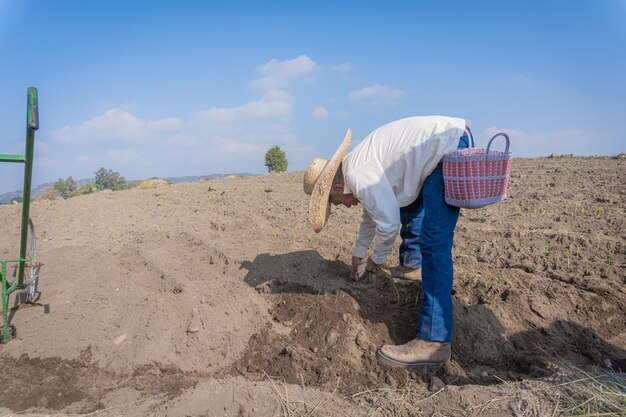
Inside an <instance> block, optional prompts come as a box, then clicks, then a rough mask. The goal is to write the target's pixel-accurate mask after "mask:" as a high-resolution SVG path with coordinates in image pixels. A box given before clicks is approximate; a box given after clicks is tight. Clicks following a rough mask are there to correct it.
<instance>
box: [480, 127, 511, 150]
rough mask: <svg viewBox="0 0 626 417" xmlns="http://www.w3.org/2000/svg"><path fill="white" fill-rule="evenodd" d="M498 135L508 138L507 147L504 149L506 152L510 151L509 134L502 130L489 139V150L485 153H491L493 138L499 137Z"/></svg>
mask: <svg viewBox="0 0 626 417" xmlns="http://www.w3.org/2000/svg"><path fill="white" fill-rule="evenodd" d="M498 136H504V138H505V139H506V149H505V150H504V153H509V145H510V140H509V135H507V134H506V133H504V132H500V133H497V134H496V135H494V136H493V137H492V138H491V140H490V141H489V144H488V145H487V152H486V153H485V155H489V148H491V142H493V140H494V139H495V138H497V137H498Z"/></svg>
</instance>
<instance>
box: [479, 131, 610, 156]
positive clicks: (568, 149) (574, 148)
mask: <svg viewBox="0 0 626 417" xmlns="http://www.w3.org/2000/svg"><path fill="white" fill-rule="evenodd" d="M500 132H504V133H506V134H508V135H509V138H510V148H509V151H511V152H513V155H514V156H519V157H536V156H548V155H550V154H552V153H553V152H556V153H560V154H562V155H565V154H574V155H594V154H598V153H600V152H599V151H598V149H597V147H596V142H595V141H594V138H596V137H598V136H603V135H604V136H607V137H611V136H612V134H611V133H610V132H595V131H594V132H592V131H587V130H583V129H562V130H555V131H550V132H527V131H522V130H516V129H509V128H498V127H495V126H492V127H489V128H487V129H485V130H483V131H482V132H480V133H478V134H477V135H476V137H475V139H476V146H477V147H485V148H486V147H487V144H488V142H489V140H490V139H491V138H492V137H493V136H494V135H495V134H496V133H500ZM491 146H492V148H493V149H498V150H504V149H505V146H506V141H505V139H504V138H502V137H499V138H497V139H495V140H494V142H493V144H492V145H491ZM607 151H608V153H609V154H610V153H611V152H612V151H611V150H607ZM614 153H615V152H614Z"/></svg>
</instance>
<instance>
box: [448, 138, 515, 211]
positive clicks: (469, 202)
mask: <svg viewBox="0 0 626 417" xmlns="http://www.w3.org/2000/svg"><path fill="white" fill-rule="evenodd" d="M498 136H504V138H505V139H506V149H505V150H504V152H502V151H495V150H490V148H491V143H492V142H493V140H494V139H495V138H497V137H498ZM509 143H510V141H509V136H508V135H507V134H506V133H498V134H497V135H495V136H494V137H492V138H491V140H490V141H489V144H488V145H487V149H485V148H467V149H459V150H457V151H455V152H453V153H451V154H448V155H446V156H444V158H443V181H444V184H445V194H446V203H448V204H450V205H451V206H456V207H463V208H480V207H485V206H488V205H490V204H494V203H497V202H499V201H502V200H504V199H505V198H506V188H507V185H508V183H509V174H510V172H511V159H512V155H513V154H512V153H510V152H509Z"/></svg>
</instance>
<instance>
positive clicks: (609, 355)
mask: <svg viewBox="0 0 626 417" xmlns="http://www.w3.org/2000/svg"><path fill="white" fill-rule="evenodd" d="M625 183H626V161H625V160H623V159H614V158H569V157H568V158H565V157H563V158H541V159H534V160H525V159H516V160H515V161H514V162H513V170H512V178H511V183H510V197H509V199H508V200H506V201H505V202H503V203H500V204H498V205H495V206H491V207H488V208H484V209H480V210H463V211H462V214H461V217H460V219H459V224H458V228H457V232H456V237H455V248H454V251H453V256H454V263H455V284H454V290H453V299H454V311H455V322H454V326H455V327H454V340H453V344H452V351H453V354H452V361H451V363H450V364H449V365H448V366H447V367H440V368H435V369H426V370H420V371H415V372H405V371H399V370H394V369H389V368H386V367H382V366H379V365H378V364H377V363H376V358H375V351H376V348H377V347H378V346H380V345H381V344H382V343H404V342H406V341H408V340H410V339H411V338H413V337H414V336H415V332H416V326H417V320H418V309H417V305H418V304H419V301H420V297H421V286H420V283H419V282H417V283H413V282H411V283H401V282H398V281H394V280H392V279H390V277H389V276H388V274H387V273H386V272H385V271H383V272H381V273H380V274H379V275H378V276H377V277H376V279H374V280H372V281H371V282H356V283H355V282H352V281H350V280H349V279H348V278H347V277H348V264H349V261H350V254H351V249H352V243H353V239H354V236H355V233H356V230H357V227H358V222H359V219H360V209H354V208H352V209H347V208H333V211H334V213H333V215H332V216H331V218H330V220H329V224H328V226H327V229H325V230H324V231H323V232H322V233H320V234H315V233H314V232H312V231H311V230H310V227H309V226H308V218H307V216H308V199H307V196H306V195H305V194H304V193H303V192H302V189H301V188H302V173H288V174H279V175H271V176H261V177H248V178H230V179H224V180H219V181H208V182H201V183H195V184H173V185H170V186H167V187H159V188H146V189H139V188H135V189H131V190H126V191H120V192H100V193H96V194H92V195H86V196H80V197H74V198H71V199H68V200H53V201H50V200H43V201H37V202H35V203H33V207H32V209H31V212H32V217H33V219H34V223H35V228H36V232H37V244H38V253H39V258H40V259H41V261H42V262H43V264H44V265H43V266H42V269H41V290H42V292H43V294H42V297H41V299H40V301H39V304H37V305H22V306H20V305H14V304H13V300H15V298H14V297H12V299H11V301H12V309H11V311H10V312H9V313H10V316H11V323H12V324H14V325H16V327H17V338H16V339H15V340H12V341H11V342H10V343H8V344H6V345H3V346H1V347H0V360H1V361H2V363H1V364H2V366H3V369H6V370H7V371H6V372H3V373H2V375H1V376H0V386H2V387H3V388H2V391H1V392H0V400H1V401H0V407H10V408H11V409H12V411H15V410H26V409H28V410H29V411H30V412H47V411H48V410H61V411H62V412H65V413H77V412H82V413H84V412H90V411H93V410H101V409H103V408H108V407H114V408H115V407H117V408H115V410H114V411H111V412H110V413H111V415H119V413H121V414H126V415H149V414H151V413H152V414H153V415H172V416H177V415H187V414H191V415H224V413H225V412H226V411H225V410H227V412H228V413H229V414H230V415H237V413H239V414H242V413H243V414H242V415H250V414H252V415H276V414H279V413H284V414H288V413H287V412H286V411H285V410H287V409H289V407H294V405H293V402H292V401H291V400H290V399H287V400H285V398H287V396H288V394H290V393H291V394H293V395H297V396H298V398H300V399H301V401H302V402H301V403H298V404H300V405H302V407H304V405H303V404H306V407H304V408H306V409H307V410H308V411H306V412H308V413H309V414H311V411H312V409H313V408H314V407H315V405H316V404H318V403H320V402H322V403H323V404H322V403H320V404H321V405H320V406H319V407H318V408H317V409H316V410H318V411H319V410H322V409H325V410H330V411H329V412H327V415H337V414H334V413H333V411H332V410H333V407H337V410H342V412H341V415H350V414H353V415H365V414H367V413H371V412H379V413H382V415H386V414H385V413H387V414H395V415H412V414H411V412H410V411H409V410H410V409H415V407H416V406H417V405H418V404H419V407H420V409H422V410H430V412H431V413H432V412H435V411H439V410H440V408H438V407H443V406H446V407H450V408H451V409H462V410H463V409H466V410H474V411H470V412H469V414H483V415H486V414H488V413H487V411H489V409H491V411H494V413H495V414H494V415H503V414H509V415H511V414H515V412H514V411H511V410H517V413H518V414H519V413H523V409H524V407H530V406H531V405H532V406H533V407H535V406H536V404H535V403H531V402H529V400H528V397H527V394H528V392H530V391H528V390H530V389H531V388H532V387H533V386H534V385H532V384H538V383H540V382H537V381H541V383H544V382H545V381H548V382H545V383H551V382H549V381H556V380H555V379H554V378H553V375H554V372H555V369H554V363H555V361H560V360H566V361H568V362H569V363H571V364H573V365H575V366H576V367H579V368H580V369H585V370H588V371H591V370H594V369H595V370H598V369H600V370H603V371H604V372H613V371H619V370H620V369H621V370H623V369H626V353H625V352H626V290H625V288H626V286H625V284H626V247H625V244H624V242H626V234H625V232H624V231H625V230H626V194H624V192H623V188H624V187H623V184H625ZM267 190H271V192H268V191H267ZM20 210H21V207H20V206H19V205H7V206H0V217H1V218H2V219H3V222H2V223H0V235H1V236H3V239H2V241H0V257H1V258H3V259H9V258H14V257H15V256H16V254H17V248H18V244H19V243H18V242H19V218H20ZM396 257H397V252H395V251H394V253H392V257H391V258H390V262H391V263H392V264H395V259H397V258H396ZM9 272H11V268H10V271H9ZM25 355H26V356H25ZM434 376H437V377H438V378H440V379H442V380H443V381H444V383H446V384H447V387H446V388H445V390H444V391H441V392H439V391H438V393H437V394H436V395H437V397H433V398H436V401H433V400H431V399H429V398H431V397H430V396H432V395H434V394H433V393H431V392H429V391H428V383H429V382H430V381H431V380H432V378H433V377H434ZM546 378H547V379H546ZM550 378H552V379H550ZM18 381H21V382H19V384H20V387H22V388H21V390H20V394H19V395H17V396H16V395H15V394H13V393H14V392H15V389H16V387H17V386H18ZM22 382H24V384H22ZM181 389H182V390H183V391H182V393H181V391H180V390H181ZM209 392H221V393H223V394H224V395H228V396H230V397H229V398H226V397H224V396H223V395H221V396H219V401H213V402H212V403H211V404H219V407H220V408H215V407H212V406H211V405H210V404H209V402H210V401H209V400H208V399H207V398H209V397H210V395H209V394H208V393H209ZM10 393H11V394H10ZM59 394H60V395H59ZM400 394H402V395H401V397H402V400H398V398H400V397H399V396H400ZM211 395H213V394H211ZM495 397H497V398H505V399H506V401H505V400H502V401H499V402H493V401H492V400H493V398H495ZM216 398H217V397H216ZM346 398H348V400H346ZM542 398H543V397H542ZM187 400H189V401H191V402H190V403H189V404H192V403H193V407H192V406H191V405H190V406H189V408H188V409H186V408H185V405H184V404H185V401H187ZM207 401H208V402H207ZM257 403H258V404H259V405H258V406H257V405H255V404H257ZM129 404H132V405H129ZM325 404H326V405H328V408H326V407H324V405H325ZM400 405H402V406H400ZM557 405H558V404H557ZM120 407H121V408H120ZM216 407H217V406H216ZM307 407H308V408H307ZM402 407H404V408H402ZM407 407H408V408H407ZM515 407H517V408H515ZM520 407H521V408H520ZM537 407H538V406H537ZM551 407H552V408H550V410H552V409H555V410H556V408H554V407H555V405H554V404H552V405H551ZM304 408H302V410H304ZM255 409H256V411H255ZM189 410H191V411H189ZM290 410H291V411H293V410H292V409H290ZM376 410H378V411H376ZM481 410H482V411H481ZM291 411H289V412H291ZM496 411H497V412H496ZM7 412H8V411H7ZM116 412H117V413H118V414H116ZM425 412H426V411H425ZM550 412H551V411H550ZM302 413H305V411H302ZM498 413H500V414H498ZM292 414H295V411H294V412H292ZM531 414H532V413H531ZM535 414H537V413H535ZM557 414H558V413H557Z"/></svg>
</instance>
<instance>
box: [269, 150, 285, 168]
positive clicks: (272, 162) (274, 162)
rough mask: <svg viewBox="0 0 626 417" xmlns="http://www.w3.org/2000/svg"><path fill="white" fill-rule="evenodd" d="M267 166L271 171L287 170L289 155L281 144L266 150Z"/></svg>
mask: <svg viewBox="0 0 626 417" xmlns="http://www.w3.org/2000/svg"><path fill="white" fill-rule="evenodd" d="M265 166H266V167H267V170H268V171H269V172H285V171H287V155H286V154H285V151H283V150H282V149H281V148H280V146H272V147H271V148H269V149H268V150H267V152H265Z"/></svg>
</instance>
